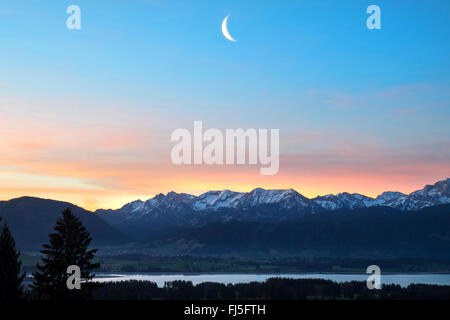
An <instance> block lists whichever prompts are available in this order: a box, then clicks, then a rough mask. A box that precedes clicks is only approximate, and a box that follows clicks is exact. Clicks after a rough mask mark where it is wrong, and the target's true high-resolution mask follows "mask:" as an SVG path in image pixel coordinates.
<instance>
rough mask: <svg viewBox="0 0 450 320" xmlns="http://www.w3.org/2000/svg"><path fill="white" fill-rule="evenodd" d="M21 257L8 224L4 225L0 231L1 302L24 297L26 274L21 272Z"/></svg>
mask: <svg viewBox="0 0 450 320" xmlns="http://www.w3.org/2000/svg"><path fill="white" fill-rule="evenodd" d="M19 257H20V253H19V252H17V250H16V243H15V241H14V238H13V236H12V234H11V231H10V230H9V227H8V224H7V223H4V224H3V226H2V227H1V231H0V300H20V299H22V298H23V297H24V296H23V286H22V281H23V279H24V277H25V273H22V272H21V266H22V263H21V261H20V259H19Z"/></svg>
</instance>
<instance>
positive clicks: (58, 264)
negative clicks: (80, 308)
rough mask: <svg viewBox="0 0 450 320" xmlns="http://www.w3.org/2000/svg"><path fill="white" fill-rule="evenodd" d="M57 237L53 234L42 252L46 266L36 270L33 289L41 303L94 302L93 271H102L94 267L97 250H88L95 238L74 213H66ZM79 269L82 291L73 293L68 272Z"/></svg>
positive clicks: (39, 265)
mask: <svg viewBox="0 0 450 320" xmlns="http://www.w3.org/2000/svg"><path fill="white" fill-rule="evenodd" d="M54 230H55V231H56V232H55V233H51V234H49V241H50V243H49V244H44V246H43V247H44V249H43V250H42V251H41V254H42V255H43V257H42V264H38V265H37V266H36V271H35V272H34V273H33V277H34V281H33V285H32V287H33V289H34V290H35V292H36V293H37V296H38V297H39V298H40V299H50V300H73V299H76V300H78V299H89V298H91V290H92V285H91V284H89V280H91V279H92V278H93V277H94V275H93V274H91V271H92V270H93V269H95V268H98V267H99V266H100V265H99V264H98V263H93V262H92V259H93V258H94V254H95V252H97V249H92V250H88V247H89V244H90V243H91V240H92V238H91V237H90V234H89V232H88V231H87V230H86V228H85V227H84V226H83V224H82V222H81V221H80V220H79V219H78V218H77V217H75V216H74V215H73V214H72V212H71V211H70V209H65V210H64V211H63V212H62V216H61V217H60V218H59V219H58V220H57V221H56V226H55V227H54ZM71 265H76V266H78V267H79V268H80V271H81V282H82V283H81V289H72V290H70V289H69V288H68V287H67V278H68V277H69V276H70V275H69V274H67V268H68V267H69V266H71Z"/></svg>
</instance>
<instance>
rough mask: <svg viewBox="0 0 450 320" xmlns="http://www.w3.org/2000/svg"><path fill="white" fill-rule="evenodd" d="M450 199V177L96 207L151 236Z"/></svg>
mask: <svg viewBox="0 0 450 320" xmlns="http://www.w3.org/2000/svg"><path fill="white" fill-rule="evenodd" d="M447 203H450V178H448V179H446V180H442V181H439V182H436V183H435V184H434V185H427V186H425V187H424V188H423V189H421V190H417V191H414V192H412V193H410V194H408V195H406V194H403V193H401V192H393V191H387V192H383V193H382V194H380V195H379V196H377V197H376V198H370V197H367V196H364V195H361V194H358V193H347V192H344V193H339V194H337V195H332V194H330V195H325V196H319V197H316V198H313V199H309V198H307V197H305V196H303V195H301V194H300V193H298V192H297V191H295V190H293V189H285V190H265V189H261V188H257V189H254V190H253V191H251V192H248V193H242V192H233V191H229V190H224V191H209V192H206V193H204V194H201V195H199V196H194V195H190V194H186V193H175V192H169V193H168V194H167V195H164V194H159V195H157V196H155V197H153V198H151V199H149V200H147V201H141V200H136V201H133V202H131V203H128V204H126V205H124V206H123V207H122V208H120V209H117V210H102V209H101V210H97V211H96V212H95V213H96V214H97V215H98V216H99V217H101V218H103V219H104V220H105V221H107V222H108V223H110V224H112V225H113V226H116V227H117V228H119V229H120V230H121V231H123V232H124V233H125V234H127V235H129V236H132V237H135V238H137V239H140V240H142V239H150V238H158V237H161V236H167V235H170V234H173V233H178V232H180V230H182V229H186V228H192V227H198V226H203V225H206V224H210V223H213V222H219V221H229V220H239V221H268V222H270V221H272V222H274V221H285V220H292V219H296V218H298V217H300V216H303V215H308V214H314V213H318V212H323V211H329V210H338V209H351V210H354V209H361V208H369V207H381V206H386V207H391V208H394V209H398V210H401V211H414V210H419V209H422V208H425V207H430V206H436V205H441V204H447Z"/></svg>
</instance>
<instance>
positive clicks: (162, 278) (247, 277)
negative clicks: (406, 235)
mask: <svg viewBox="0 0 450 320" xmlns="http://www.w3.org/2000/svg"><path fill="white" fill-rule="evenodd" d="M275 277H281V278H292V279H308V278H310V279H311V278H312V279H326V280H332V281H335V282H347V281H353V280H356V281H366V280H367V278H368V277H369V275H368V274H328V273H327V274H324V273H308V274H131V273H120V274H105V273H103V274H97V275H96V278H95V279H94V281H97V282H111V281H127V280H145V281H152V282H156V284H157V285H158V286H159V287H162V286H164V282H166V281H174V280H184V281H192V283H193V284H194V285H196V284H199V283H202V282H219V283H224V284H228V283H231V284H236V283H248V282H252V281H258V282H264V281H265V280H267V279H269V278H275ZM381 283H382V284H392V283H393V284H398V285H401V286H402V287H407V286H408V285H409V284H412V283H415V284H417V283H423V284H437V285H450V274H386V275H383V274H382V275H381Z"/></svg>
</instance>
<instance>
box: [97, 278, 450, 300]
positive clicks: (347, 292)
mask: <svg viewBox="0 0 450 320" xmlns="http://www.w3.org/2000/svg"><path fill="white" fill-rule="evenodd" d="M93 298H94V299H95V300H246V299H249V300H450V286H438V285H424V284H414V285H410V286H408V287H406V288H402V287H400V286H399V285H385V286H383V287H382V288H381V289H380V290H369V289H368V288H367V284H366V282H360V281H352V282H344V283H337V282H333V281H331V280H322V279H285V278H271V279H268V280H267V281H265V282H251V283H246V284H234V285H233V284H228V285H225V284H221V283H213V282H205V283H201V284H197V285H195V286H194V285H193V284H192V282H190V281H189V282H188V281H181V280H177V281H172V282H166V284H165V285H164V287H162V288H159V287H158V286H157V285H156V283H154V282H150V281H135V280H133V281H123V282H110V283H106V284H102V286H101V287H99V288H96V289H94V291H93Z"/></svg>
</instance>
